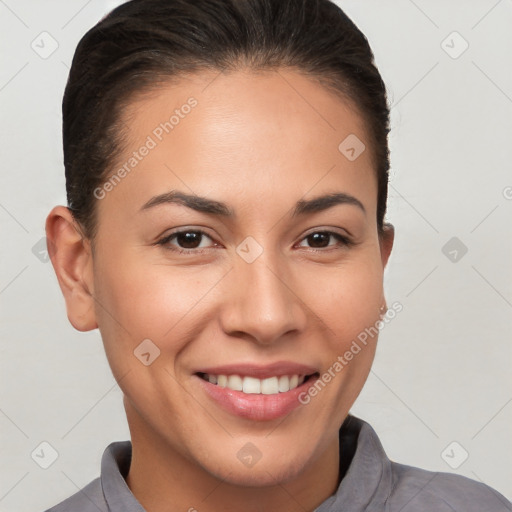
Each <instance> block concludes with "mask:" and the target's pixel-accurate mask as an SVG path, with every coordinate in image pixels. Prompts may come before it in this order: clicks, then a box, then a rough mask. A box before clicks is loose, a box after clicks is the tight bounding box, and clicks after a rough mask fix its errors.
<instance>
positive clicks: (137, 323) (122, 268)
mask: <svg viewBox="0 0 512 512" xmlns="http://www.w3.org/2000/svg"><path fill="white" fill-rule="evenodd" d="M118 261H122V264H120V265H119V264H117V262H118ZM222 275H223V271H222V269H219V268H217V269H214V268H213V267H212V269H211V270H209V271H205V267H203V268H202V269H201V267H199V266H198V267H195V268H194V267H188V268H185V267H179V266H172V265H166V264H165V263H162V262H161V261H160V262H152V261H151V260H150V258H142V257H140V256H138V255H137V254H136V253H134V254H123V255H122V257H116V256H115V255H114V254H111V255H109V256H108V257H104V258H103V259H102V260H101V261H100V262H98V265H97V266H96V268H95V295H96V297H97V299H98V300H97V308H96V309H97V317H98V324H99V326H100V331H101V333H102V336H103V337H104V341H105V342H106V344H110V345H115V349H116V350H117V351H120V349H121V347H123V349H124V350H128V349H129V352H130V353H132V352H133V350H134V348H135V347H136V346H137V345H138V344H139V343H141V342H142V340H144V339H147V338H149V339H151V340H152V341H153V342H154V343H155V344H156V345H157V346H159V347H160V348H162V349H163V348H164V344H165V350H166V351H170V352H177V351H178V350H179V349H180V348H181V345H182V344H183V343H185V340H183V342H181V338H183V337H184V336H183V333H184V332H185V331H187V332H188V335H190V330H189V329H187V326H188V328H190V327H191V325H192V324H193V325H197V323H198V322H197V315H198V314H200V313H201V312H203V313H204V309H205V308H206V307H207V305H208V299H207V295H208V293H209V291H210V290H212V289H213V288H214V287H215V284H216V283H217V282H218V281H219V280H220V278H221V277H222ZM113 339H115V340H116V341H115V344H114V342H113V341H111V340H113ZM169 340H172V344H169Z"/></svg>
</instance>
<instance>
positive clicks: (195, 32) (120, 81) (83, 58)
mask: <svg viewBox="0 0 512 512" xmlns="http://www.w3.org/2000/svg"><path fill="white" fill-rule="evenodd" d="M242 66H246V67H247V66H248V67H250V68H252V69H254V70H258V69H265V70H267V69H269V70H270V69H276V68H278V67H292V68H294V69H297V70H299V71H301V72H303V73H305V74H306V75H308V76H310V77H314V78H316V79H318V80H319V81H320V82H321V83H322V84H324V85H325V86H326V87H328V88H330V89H332V90H333V91H335V92H337V93H339V94H341V95H342V96H343V97H345V98H347V99H349V100H350V101H351V102H352V103H353V105H355V107H356V108H357V109H358V110H359V112H360V113H361V115H362V116H363V119H364V120H365V123H366V127H367V130H368V134H369V137H370V143H371V144H370V146H371V150H372V154H373V156H374V161H375V166H376V169H375V171H376V176H377V184H378V197H377V226H378V230H379V234H381V233H382V230H383V224H384V216H385V213H386V202H387V188H388V173H389V148H388V133H389V107H388V104H387V95H386V88H385V85H384V83H383V81H382V78H381V76H380V74H379V71H378V70H377V68H376V66H375V63H374V56H373V53H372V51H371V49H370V46H369V44H368V41H367V39H366V37H365V36H364V35H363V34H362V32H361V31H360V30H359V29H358V28H357V27H356V26H355V24H354V23H353V22H352V21H351V20H350V19H349V18H348V16H347V15H346V14H345V13H344V12H343V11H342V10H341V9H340V8H339V7H338V6H336V5H335V4H334V3H333V2H331V1H329V0H194V1H193V2H191V1H190V0H132V1H129V2H127V3H125V4H123V5H121V6H119V7H117V8H116V9H114V10H113V11H112V12H111V13H110V14H109V15H108V16H106V17H105V18H104V19H102V20H101V21H100V22H99V23H98V24H97V25H95V26H94V27H93V28H92V29H91V30H89V31H88V32H87V33H86V34H85V36H84V37H83V38H82V39H81V41H80V42H79V44H78V46H77V49H76V51H75V55H74V58H73V63H72V66H71V71H70V73H69V78H68V82H67V85H66V89H65V92H64V99H63V104H62V113H63V144H64V165H65V170H66V191H67V200H68V207H69V209H70V210H71V212H72V213H73V216H74V217H75V219H76V220H77V221H78V222H79V223H80V225H81V227H82V228H83V230H84V233H85V235H86V236H87V237H88V238H93V237H94V234H95V232H96V216H95V202H96V200H97V199H96V198H95V196H94V194H93V191H94V190H95V189H96V188H97V187H98V186H99V185H100V184H101V183H102V182H103V181H104V179H105V178H106V176H107V175H108V174H109V171H110V170H111V168H112V166H113V164H114V160H115V158H116V157H117V156H118V155H119V153H120V151H121V149H122V139H123V133H125V131H123V126H122V123H121V119H122V113H123V108H124V107H125V106H126V105H127V104H129V102H130V100H131V99H132V98H133V96H134V95H135V94H136V93H140V92H143V91H144V90H146V89H147V88H149V87H152V86H154V85H155V84H157V83H158V82H159V81H162V80H165V79H171V78H173V77H179V76H180V74H183V73H191V72H196V71H200V70H205V69H208V70H219V71H225V70H235V69H237V68H240V67H242ZM340 142H341V141H340Z"/></svg>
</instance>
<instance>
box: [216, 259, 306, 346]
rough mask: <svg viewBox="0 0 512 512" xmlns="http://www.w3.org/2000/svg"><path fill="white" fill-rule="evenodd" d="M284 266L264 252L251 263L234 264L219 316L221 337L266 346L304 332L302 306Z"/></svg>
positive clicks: (289, 273)
mask: <svg viewBox="0 0 512 512" xmlns="http://www.w3.org/2000/svg"><path fill="white" fill-rule="evenodd" d="M285 266H286V262H283V261H278V258H276V257H270V255H269V253H268V252H263V254H262V255H261V256H260V257H259V258H257V259H256V260H255V261H253V262H252V263H247V262H246V261H244V260H243V259H242V258H237V259H236V260H235V262H234V268H233V269H232V271H231V272H230V273H229V282H228V283H226V284H227V286H226V288H225V289H224V292H225V293H226V295H225V297H224V300H223V308H222V312H221V315H220V322H221V325H222V328H223V330H224V332H225V333H227V334H228V335H231V336H238V337H242V338H246V339H250V340H252V341H253V342H256V343H258V344H260V345H269V344H272V343H275V342H276V340H278V339H280V338H282V337H283V336H285V335H288V336H290V335H293V333H295V335H296V334H297V333H299V332H301V331H303V330H304V329H305V326H306V321H307V313H306V306H305V304H304V302H303V301H302V300H301V297H299V296H298V294H297V290H296V289H294V288H297V287H296V286H294V279H293V277H292V276H293V274H292V272H291V271H290V269H286V268H285Z"/></svg>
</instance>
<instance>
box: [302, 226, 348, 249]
mask: <svg viewBox="0 0 512 512" xmlns="http://www.w3.org/2000/svg"><path fill="white" fill-rule="evenodd" d="M333 239H334V240H335V243H330V242H331V241H332V240H333ZM303 242H308V243H309V244H310V245H309V247H310V248H311V249H313V250H316V249H320V250H321V249H325V248H328V247H331V248H333V247H334V248H335V247H336V246H337V247H338V248H339V247H347V246H350V245H353V242H352V240H350V239H349V238H348V237H347V236H344V235H342V234H340V233H336V232H334V231H315V232H314V233H310V234H309V235H307V236H306V237H304V238H303V239H302V242H301V243H300V244H299V246H300V247H307V246H304V245H303Z"/></svg>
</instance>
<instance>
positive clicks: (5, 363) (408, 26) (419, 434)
mask: <svg viewBox="0 0 512 512" xmlns="http://www.w3.org/2000/svg"><path fill="white" fill-rule="evenodd" d="M118 3H120V2H108V1H104V0H89V1H85V0H66V1H64V0H45V1H44V2H43V1H36V0H0V37H1V51H0V105H1V107H0V108H1V113H2V116H1V123H0V130H1V144H0V151H1V158H0V163H1V188H0V223H1V230H2V249H3V250H2V253H1V268H0V301H1V327H0V329H1V373H0V375H1V395H0V397H1V398H0V429H1V434H2V435H1V444H0V449H1V455H0V456H1V460H2V464H1V467H0V474H1V478H0V510H1V511H15V510H16V511H18V512H29V511H31V512H36V511H38V510H39V511H42V510H44V509H45V508H47V507H49V506H51V505H54V504H56V503H57V502H59V501H61V500H62V499H64V498H65V497H67V496H69V495H70V494H72V493H75V492H76V491H77V490H78V489H79V488H81V487H83V486H84V485H86V484H87V483H88V482H89V481H91V480H92V479H93V478H95V477H96V476H98V475H99V464H100V459H101V455H102V453H103V450H104V448H105V447H106V446H107V444H108V443H110V442H111V441H114V440H122V439H128V438H129V431H128V428H127V425H126V420H125V417H124V410H123V407H122V402H121V398H122V396H121V392H120V390H119V387H118V386H117V384H116V382H115V380H114V378H113V377H112V375H111V372H110V369H109V367H108V364H107V361H106V358H105V356H104V354H103V347H102V344H101V340H100V336H99V333H98V331H93V332H91V333H87V334H83V333H79V332H77V331H75V330H74V329H73V328H72V326H71V325H70V324H69V323H68V321H67V318H66V313H65V307H64V301H63V299H62V297H61V293H60V290H59V288H58V285H57V280H56V278H55V276H54V273H53V269H52V267H51V264H50V263H49V262H46V263H45V262H43V261H41V260H40V258H41V257H44V254H43V255H41V254H39V257H37V256H36V255H35V254H34V253H33V250H32V249H33V247H34V246H36V247H37V245H36V244H37V243H38V242H39V241H40V240H41V239H42V238H43V237H44V221H45V217H46V215H47V213H48V212H49V210H50V209H51V207H52V206H53V205H55V204H65V189H64V168H63V164H62V150H61V117H60V104H61V99H62V93H63V89H64V85H65V81H66V78H67V73H68V68H69V64H70V61H71V58H72V55H73V52H74V49H75V47H76V44H77V42H78V40H79V39H80V37H81V36H82V35H83V34H84V33H85V31H86V30H87V29H88V28H89V27H91V26H92V25H93V24H94V23H96V22H97V21H98V20H99V19H100V18H101V17H102V16H103V15H104V14H105V13H106V12H107V11H108V10H110V9H111V8H112V7H114V6H115V5H116V4H118ZM338 3H339V5H340V6H342V7H343V8H344V9H345V10H346V12H347V14H348V15H349V16H351V17H352V19H353V20H354V21H355V22H356V24H358V26H359V27H360V28H361V29H362V31H363V32H364V33H365V34H366V35H367V37H368V39H369V41H370V44H371V45H372V47H373V49H374V52H375V55H376V59H377V64H378V66H379V68H380V71H381V73H382V75H383V77H384V80H385V81H386V83H387V85H388V88H389V94H390V101H391V103H392V104H393V109H392V135H391V140H390V143H391V153H392V172H391V185H390V202H389V214H388V219H389V220H390V221H392V222H393V223H394V224H395V227H396V231H397V234H396V243H395V248H394V254H393V255H392V257H391V260H390V262H389V268H388V270H387V273H386V278H385V281H386V292H387V297H388V304H391V303H393V302H394V301H400V302H401V303H402V304H403V306H404V310H403V311H402V312H401V313H400V314H399V315H398V316H397V317H396V318H395V319H394V320H393V322H391V323H390V324H389V325H388V326H387V327H386V328H385V329H384V330H383V331H382V333H381V337H380V340H379V346H378V351H377V356H376V360H375V364H374V367H373V370H372V372H371V374H370V376H369V379H368V382H367V384H366V386H365V388H364V389H363V391H362V393H361V395H360V397H359V399H358V401H357V402H356V404H355V406H354V407H353V409H352V412H353V413H354V414H356V415H358V416H360V417H362V418H364V419H365V420H367V421H369V422H370V424H371V425H372V426H373V427H374V428H375V430H376V431H377V433H378V434H379V435H380V436H381V439H382V442H383V444H384V447H385V449H386V450H387V453H388V454H389V456H390V457H391V459H393V460H396V461H398V462H402V463H406V464H410V465H414V466H420V467H424V468H426V469H430V470H437V471H452V472H456V473H459V474H462V475H466V476H469V477H471V478H473V479H476V480H481V481H483V482H485V483H487V484H489V485H491V486H493V487H494V488H496V489H497V490H498V491H500V492H501V493H503V494H504V495H505V496H507V497H508V498H509V499H512V465H511V453H512V441H511V433H512V403H511V402H512V385H511V384H512V378H511V372H510V366H511V363H512V348H511V333H512V242H511V239H512V238H511V235H512V226H511V224H512V223H511V219H512V172H511V165H512V164H511V162H512V144H511V140H512V139H511V137H512V73H511V62H512V61H511V57H510V55H511V53H512V30H511V27H512V0H500V1H496V0H479V1H476V0H472V1H468V0H451V1H449V2H447V1H445V0H435V1H434V0H429V1H427V0H415V1H412V0H393V1H387V2H383V1H381V0H347V1H344V0H340V1H339V2H338ZM43 31H47V32H48V33H49V34H51V37H52V38H53V39H55V41H57V42H58V45H59V46H58V48H57V50H56V51H55V52H54V53H53V54H52V55H50V56H48V57H47V58H42V57H41V56H40V55H38V54H37V53H36V52H35V51H34V50H33V49H32V47H31V44H32V41H35V43H34V46H35V45H36V44H38V45H39V48H40V50H39V51H40V52H41V51H43V48H42V47H43V45H44V51H49V49H51V44H52V42H51V40H50V39H49V38H48V36H46V35H43V36H40V34H41V32H43ZM454 31H457V32H458V33H459V34H460V35H461V36H462V38H464V40H466V41H467V42H468V43H469V48H468V49H467V51H465V52H464V53H463V54H462V55H460V56H458V58H452V57H453V56H454V55H456V54H458V53H459V52H460V50H461V49H463V46H462V45H463V41H462V39H460V38H459V37H458V36H450V37H449V38H448V39H446V38H447V37H448V36H449V35H450V34H451V33H452V32H454ZM42 38H46V39H44V40H43V42H41V40H42ZM445 40H446V42H445V43H444V44H442V42H443V41H445ZM443 47H444V48H443ZM450 47H451V48H450ZM445 50H448V51H449V52H451V53H452V56H450V55H448V53H447V52H446V51H445ZM452 237H457V238H458V239H459V240H460V241H461V242H462V243H463V244H464V245H465V246H466V247H467V249H468V252H467V254H465V255H464V256H463V257H462V258H461V257H460V256H461V254H462V253H461V252H460V250H459V252H458V258H459V259H458V261H456V262H453V261H450V259H449V258H448V257H447V256H446V255H445V254H444V253H443V251H442V248H443V246H444V245H445V244H446V243H447V242H448V241H449V240H450V239H451V238H452ZM457 243H458V242H457ZM36 252H37V251H36ZM445 252H448V251H445ZM454 255H455V253H452V254H451V255H449V256H451V257H453V256H454ZM42 441H47V442H49V443H50V444H51V445H52V446H53V447H54V448H55V449H56V450H57V451H58V453H59V457H58V459H57V460H56V461H55V463H53V464H52V465H51V466H50V467H49V468H48V469H46V470H44V469H42V468H41V467H39V466H38V465H37V464H36V463H35V462H34V460H33V459H32V458H31V453H32V452H33V450H34V449H35V448H36V447H38V446H39V444H40V443H41V442H42ZM453 441H456V442H457V443H458V444H457V445H455V446H454V447H453V446H452V447H451V448H450V449H449V450H448V452H445V448H446V447H447V446H448V445H450V443H452V442H453ZM452 448H453V451H451V450H452ZM463 450H466V451H467V452H468V453H469V457H468V459H467V460H466V461H464V463H463V464H462V465H460V466H459V467H458V468H456V469H452V468H451V467H450V466H449V465H448V464H447V462H445V460H449V461H450V462H451V463H452V465H453V464H454V463H453V461H455V462H457V461H460V460H461V457H462V455H463V454H464V452H463ZM443 453H445V455H444V457H443V456H442V454H443ZM446 454H448V457H447V455H446Z"/></svg>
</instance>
